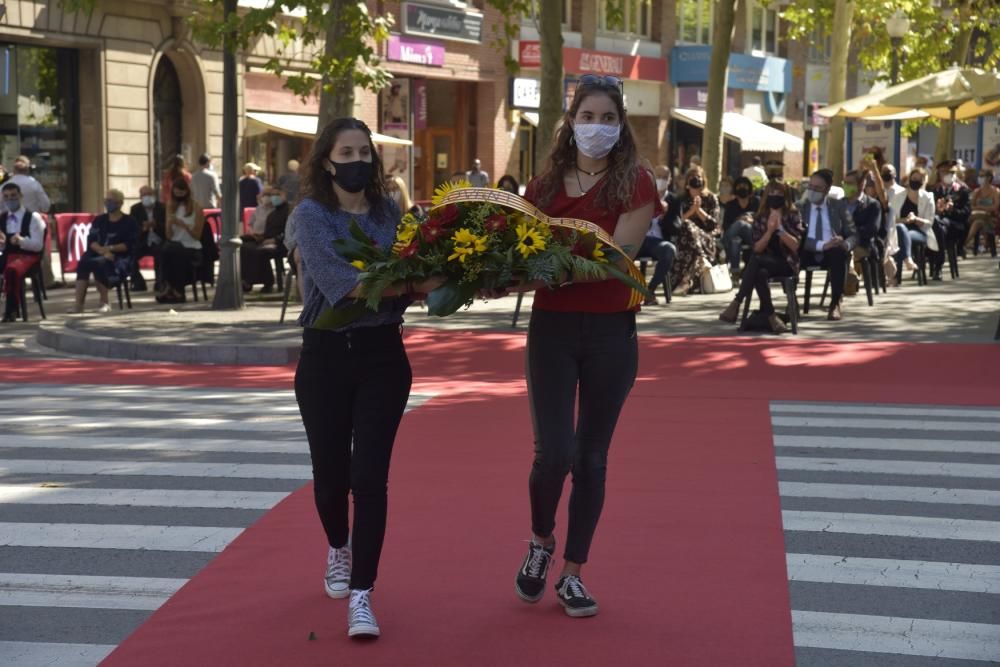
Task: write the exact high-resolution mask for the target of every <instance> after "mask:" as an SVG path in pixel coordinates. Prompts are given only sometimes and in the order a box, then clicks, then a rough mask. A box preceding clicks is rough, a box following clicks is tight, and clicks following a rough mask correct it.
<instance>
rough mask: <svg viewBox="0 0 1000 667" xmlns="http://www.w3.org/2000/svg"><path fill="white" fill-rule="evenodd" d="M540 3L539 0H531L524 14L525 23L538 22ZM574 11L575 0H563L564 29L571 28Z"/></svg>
mask: <svg viewBox="0 0 1000 667" xmlns="http://www.w3.org/2000/svg"><path fill="white" fill-rule="evenodd" d="M538 3H539V0H530V1H529V3H528V7H529V8H528V11H527V12H526V13H525V14H524V22H525V23H535V24H537V23H538ZM572 13H573V0H563V2H562V21H561V22H562V26H563V29H564V30H569V29H570V25H569V22H570V16H571V15H572Z"/></svg>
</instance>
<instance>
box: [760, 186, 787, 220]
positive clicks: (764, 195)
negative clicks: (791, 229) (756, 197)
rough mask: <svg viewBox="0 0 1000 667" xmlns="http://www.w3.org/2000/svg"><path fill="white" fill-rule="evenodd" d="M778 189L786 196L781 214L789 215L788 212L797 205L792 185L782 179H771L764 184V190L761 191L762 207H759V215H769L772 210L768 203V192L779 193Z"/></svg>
mask: <svg viewBox="0 0 1000 667" xmlns="http://www.w3.org/2000/svg"><path fill="white" fill-rule="evenodd" d="M778 190H780V191H781V194H782V195H784V197H785V204H784V206H783V207H782V209H781V215H782V216H785V215H788V212H789V211H791V210H792V209H793V208H794V207H795V193H794V191H793V190H792V188H791V186H790V185H787V184H785V183H782V182H781V181H771V182H769V183H768V184H767V185H765V186H764V190H763V192H761V193H760V207H759V208H758V209H757V215H758V216H761V217H763V216H767V215H768V214H769V213H770V212H771V209H770V208H769V207H768V205H767V197H768V193H769V192H774V193H775V194H777V192H778Z"/></svg>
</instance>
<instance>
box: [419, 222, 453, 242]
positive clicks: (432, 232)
mask: <svg viewBox="0 0 1000 667" xmlns="http://www.w3.org/2000/svg"><path fill="white" fill-rule="evenodd" d="M445 234H447V231H446V230H445V228H444V225H442V224H439V223H437V222H434V221H431V220H428V221H427V222H425V223H424V224H422V225H420V237H421V238H423V240H424V241H426V242H427V243H433V242H434V241H437V240H438V239H439V238H441V237H442V236H444V235H445Z"/></svg>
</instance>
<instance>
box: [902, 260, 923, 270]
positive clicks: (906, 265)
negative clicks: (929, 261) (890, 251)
mask: <svg viewBox="0 0 1000 667" xmlns="http://www.w3.org/2000/svg"><path fill="white" fill-rule="evenodd" d="M918 268H920V267H918V266H917V263H916V262H914V261H913V260H912V259H910V258H909V257H907V258H906V259H904V260H903V270H904V271H916V270H917V269H918Z"/></svg>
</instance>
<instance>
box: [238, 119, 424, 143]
mask: <svg viewBox="0 0 1000 667" xmlns="http://www.w3.org/2000/svg"><path fill="white" fill-rule="evenodd" d="M318 122H319V117H318V116H314V115H312V114H295V113H266V112H264V111H247V134H249V135H254V134H261V133H263V132H269V131H270V132H278V133H280V134H287V135H289V136H293V137H303V138H306V139H314V138H315V137H316V125H317V123H318ZM372 141H373V142H375V143H376V144H383V145H386V146H412V145H413V142H412V141H410V140H409V139H399V138H397V137H390V136H387V135H384V134H379V133H378V132H372Z"/></svg>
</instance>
